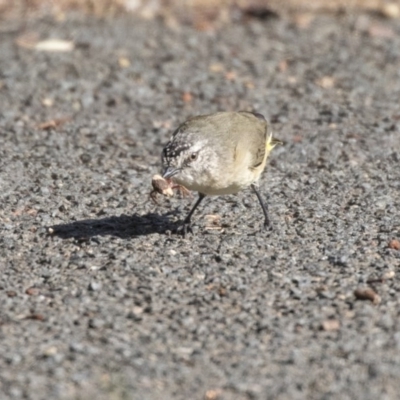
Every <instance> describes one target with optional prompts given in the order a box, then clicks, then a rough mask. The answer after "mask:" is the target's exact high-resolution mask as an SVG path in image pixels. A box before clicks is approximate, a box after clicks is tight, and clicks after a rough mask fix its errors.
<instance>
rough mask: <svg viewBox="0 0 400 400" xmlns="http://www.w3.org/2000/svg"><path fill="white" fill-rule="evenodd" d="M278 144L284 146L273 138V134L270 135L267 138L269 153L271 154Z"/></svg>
mask: <svg viewBox="0 0 400 400" xmlns="http://www.w3.org/2000/svg"><path fill="white" fill-rule="evenodd" d="M277 144H283V142H281V141H280V140H278V139H276V138H274V137H272V134H270V135H269V136H268V138H267V144H266V149H267V152H268V153H269V152H270V151H271V150H272V149H273V148H274V147H275V146H276V145H277Z"/></svg>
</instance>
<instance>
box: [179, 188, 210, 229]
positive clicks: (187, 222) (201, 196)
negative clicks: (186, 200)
mask: <svg viewBox="0 0 400 400" xmlns="http://www.w3.org/2000/svg"><path fill="white" fill-rule="evenodd" d="M204 197H206V195H205V194H202V193H199V198H198V199H197V201H196V203H195V204H194V206H193V207H192V209H191V210H190V211H189V214H188V215H187V216H186V218H185V219H184V220H183V224H182V226H181V229H180V230H179V231H181V232H180V233H182V234H183V235H184V236H185V235H186V234H187V233H188V232H191V227H190V219H191V218H192V215H193V213H194V212H195V210H196V208H197V207H198V206H199V204H200V203H201V201H202V200H203V199H204Z"/></svg>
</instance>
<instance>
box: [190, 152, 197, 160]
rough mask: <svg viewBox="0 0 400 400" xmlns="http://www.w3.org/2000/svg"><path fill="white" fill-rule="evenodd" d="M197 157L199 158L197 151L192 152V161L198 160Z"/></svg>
mask: <svg viewBox="0 0 400 400" xmlns="http://www.w3.org/2000/svg"><path fill="white" fill-rule="evenodd" d="M196 158H197V153H192V154H191V155H190V159H191V161H194V160H196Z"/></svg>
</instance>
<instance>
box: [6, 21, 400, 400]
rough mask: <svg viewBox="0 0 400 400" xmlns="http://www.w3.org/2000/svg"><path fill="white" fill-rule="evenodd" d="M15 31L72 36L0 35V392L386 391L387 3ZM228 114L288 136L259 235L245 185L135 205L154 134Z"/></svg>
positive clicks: (394, 95) (392, 26)
mask: <svg viewBox="0 0 400 400" xmlns="http://www.w3.org/2000/svg"><path fill="white" fill-rule="evenodd" d="M26 31H31V32H37V33H39V35H40V37H41V38H49V37H51V38H62V39H68V40H74V41H75V43H76V48H75V50H73V51H72V52H68V53H43V52H38V51H35V50H30V49H25V48H22V47H18V46H16V45H15V42H14V41H15V39H16V34H11V33H9V34H2V38H1V41H0V54H1V56H0V82H1V85H0V86H1V89H0V155H1V156H0V159H1V162H0V188H1V191H0V198H1V209H0V221H1V227H0V229H1V237H0V243H1V244H0V251H1V264H0V268H1V275H0V302H1V308H0V335H1V336H0V337H1V339H0V393H1V396H0V398H1V399H20V398H23V399H89V398H92V399H150V400H152V399H194V400H196V399H207V400H214V399H215V400H217V399H218V400H220V399H223V400H231V399H240V400H242V399H246V400H247V399H398V398H399V396H400V395H399V393H400V321H399V313H400V298H399V290H400V280H399V277H400V274H399V271H398V269H399V266H400V250H396V249H395V248H391V247H396V242H392V240H393V239H396V238H397V239H400V217H399V208H400V200H399V189H400V168H399V161H400V150H399V149H400V106H399V99H400V75H399V71H400V22H399V20H387V19H380V18H379V17H376V16H371V15H369V16H368V15H342V16H340V15H339V16H318V17H317V18H316V19H315V20H314V21H312V22H311V23H310V26H309V27H308V28H301V27H298V26H296V25H295V24H293V23H292V22H290V21H288V20H285V19H280V18H276V19H268V20H265V21H257V20H250V21H248V22H246V23H235V24H232V25H231V26H227V27H225V28H223V29H221V30H219V31H218V32H214V33H210V32H197V31H195V30H193V29H191V28H189V27H181V28H180V30H173V29H170V28H168V27H166V26H165V25H164V24H163V23H161V22H160V21H158V20H155V21H141V20H138V19H135V18H133V17H118V18H117V19H111V20H107V19H106V20H103V21H98V20H95V19H91V18H89V17H84V16H77V15H75V16H73V15H71V16H68V17H67V19H66V20H65V21H64V22H62V23H56V22H54V21H53V20H52V19H49V18H44V19H42V20H38V21H30V22H28V24H27V26H26ZM126 59H127V60H129V61H130V63H128V62H127V60H126ZM186 92H188V93H190V95H189V94H188V93H186ZM185 93H186V94H185ZM243 109H246V110H254V111H258V112H261V113H263V114H264V115H265V116H266V117H267V118H269V119H270V120H271V122H272V125H273V129H274V132H275V136H276V137H277V138H279V139H281V140H283V141H285V145H284V146H281V147H279V148H277V149H276V150H275V151H274V152H273V154H272V155H271V158H270V160H269V163H268V166H267V170H266V172H265V173H264V175H263V177H262V180H261V183H260V189H261V192H262V193H263V195H264V196H265V197H266V198H268V203H269V209H270V216H271V219H272V223H273V230H272V232H264V231H262V230H260V228H261V227H262V221H263V219H262V213H261V210H260V208H259V205H258V203H257V200H256V198H255V196H254V194H253V193H252V192H251V191H250V190H249V191H246V192H243V193H241V194H239V195H238V196H226V197H220V198H209V199H207V200H206V201H204V205H203V206H202V207H200V209H199V211H198V212H197V213H196V215H195V218H194V223H195V226H194V235H193V236H190V237H187V238H181V237H179V236H176V235H174V234H171V231H173V229H174V228H175V227H176V226H177V223H178V222H179V221H180V220H182V219H183V217H184V215H185V214H186V212H187V211H188V210H189V208H190V206H191V204H192V201H193V199H182V198H179V196H176V197H173V198H172V199H167V198H161V197H159V205H156V204H154V203H152V202H151V201H150V200H149V197H148V196H149V192H150V190H151V184H150V182H151V177H152V175H153V174H155V173H157V172H158V171H159V168H160V152H161V150H162V147H163V145H164V144H165V143H166V142H167V140H168V139H169V137H170V135H171V133H172V131H173V129H174V128H175V127H176V126H177V125H178V123H179V122H181V121H183V120H184V119H186V118H187V117H188V116H190V115H194V114H201V113H206V112H211V111H216V110H243ZM60 117H69V118H70V120H69V121H68V122H66V123H64V124H61V125H59V126H57V127H56V128H55V129H49V130H44V129H39V128H38V124H40V123H43V122H46V121H49V120H51V119H54V118H60ZM207 215H218V216H220V220H219V221H220V226H218V225H213V226H212V228H214V229H210V223H212V217H206V216H207ZM214 218H216V217H214ZM210 221H211V222H210ZM217 223H218V220H217ZM49 227H53V231H54V233H53V234H52V235H50V234H49V229H48V228H49ZM216 228H217V229H216ZM218 228H220V229H218ZM363 288H371V289H373V290H374V291H375V293H376V294H377V295H378V296H379V298H378V297H375V298H374V299H375V301H374V302H373V301H369V300H365V301H362V300H359V299H356V297H355V295H354V291H355V290H356V289H363Z"/></svg>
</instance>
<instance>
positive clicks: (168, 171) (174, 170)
mask: <svg viewBox="0 0 400 400" xmlns="http://www.w3.org/2000/svg"><path fill="white" fill-rule="evenodd" d="M178 172H179V168H174V167H167V168H166V169H165V170H164V172H163V178H165V179H168V178H172V177H173V176H175V175H176V174H177V173H178Z"/></svg>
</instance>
